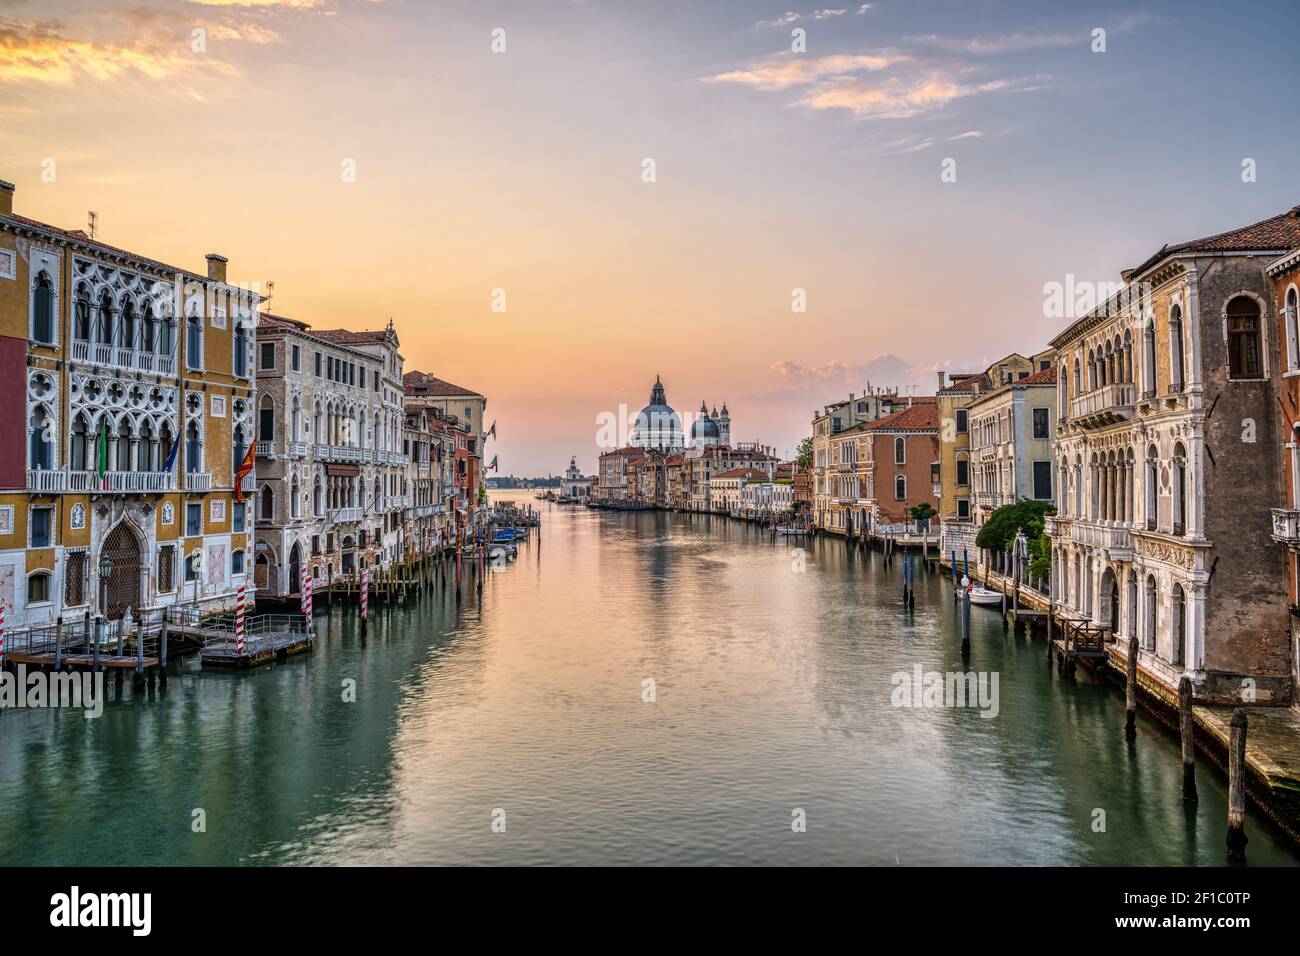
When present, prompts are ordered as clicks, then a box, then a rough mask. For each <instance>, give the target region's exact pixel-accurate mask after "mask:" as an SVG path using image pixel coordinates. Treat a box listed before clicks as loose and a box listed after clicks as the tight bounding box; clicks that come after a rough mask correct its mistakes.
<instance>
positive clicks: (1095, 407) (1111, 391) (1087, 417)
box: [1070, 382, 1137, 428]
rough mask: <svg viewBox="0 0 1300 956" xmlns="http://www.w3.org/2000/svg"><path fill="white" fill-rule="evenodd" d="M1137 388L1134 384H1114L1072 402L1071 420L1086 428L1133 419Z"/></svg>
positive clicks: (1094, 390)
mask: <svg viewBox="0 0 1300 956" xmlns="http://www.w3.org/2000/svg"><path fill="white" fill-rule="evenodd" d="M1136 393H1137V388H1136V386H1135V385H1133V383H1132V382H1114V383H1112V384H1110V385H1103V386H1102V387H1101V388H1096V389H1093V390H1092V391H1091V392H1087V393H1086V394H1083V395H1080V396H1079V397H1078V398H1074V399H1071V400H1070V420H1071V422H1073V423H1074V424H1076V425H1082V426H1083V427H1084V428H1097V427H1100V426H1102V425H1112V424H1114V423H1116V422H1126V421H1128V420H1129V419H1130V418H1132V417H1133V402H1134V396H1135V395H1136Z"/></svg>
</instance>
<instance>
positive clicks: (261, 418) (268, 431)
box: [257, 395, 275, 441]
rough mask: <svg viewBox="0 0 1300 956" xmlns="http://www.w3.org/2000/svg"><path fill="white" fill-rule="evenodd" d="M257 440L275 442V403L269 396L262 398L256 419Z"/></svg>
mask: <svg viewBox="0 0 1300 956" xmlns="http://www.w3.org/2000/svg"><path fill="white" fill-rule="evenodd" d="M257 440H258V441H275V403H274V402H273V401H271V396H270V395H263V396H262V407H261V409H260V410H259V413H258V418H257Z"/></svg>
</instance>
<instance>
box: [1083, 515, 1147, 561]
mask: <svg viewBox="0 0 1300 956" xmlns="http://www.w3.org/2000/svg"><path fill="white" fill-rule="evenodd" d="M1070 540H1071V541H1074V542H1076V543H1078V544H1082V545H1086V546H1088V547H1091V548H1101V549H1103V550H1105V551H1108V552H1110V556H1111V558H1112V559H1113V560H1115V561H1132V560H1133V532H1132V531H1131V530H1130V529H1129V528H1127V527H1124V526H1122V525H1105V524H1094V523H1092V522H1089V521H1075V522H1072V523H1071V525H1070Z"/></svg>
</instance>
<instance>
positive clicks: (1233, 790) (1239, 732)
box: [1228, 707, 1247, 860]
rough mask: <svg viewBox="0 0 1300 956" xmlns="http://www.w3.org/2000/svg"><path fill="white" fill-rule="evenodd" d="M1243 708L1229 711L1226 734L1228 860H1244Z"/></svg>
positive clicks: (1244, 736) (1244, 741)
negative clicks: (1228, 726) (1228, 728)
mask: <svg viewBox="0 0 1300 956" xmlns="http://www.w3.org/2000/svg"><path fill="white" fill-rule="evenodd" d="M1246 842H1247V841H1246V709H1245V708H1244V707H1238V708H1237V709H1236V710H1235V711H1234V712H1233V714H1232V724H1231V729H1230V731H1229V735H1228V859H1229V860H1245V859H1246Z"/></svg>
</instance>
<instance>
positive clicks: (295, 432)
mask: <svg viewBox="0 0 1300 956" xmlns="http://www.w3.org/2000/svg"><path fill="white" fill-rule="evenodd" d="M289 441H302V404H301V402H299V401H298V396H297V395H295V396H294V397H293V420H292V421H291V423H290V428H289Z"/></svg>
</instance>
